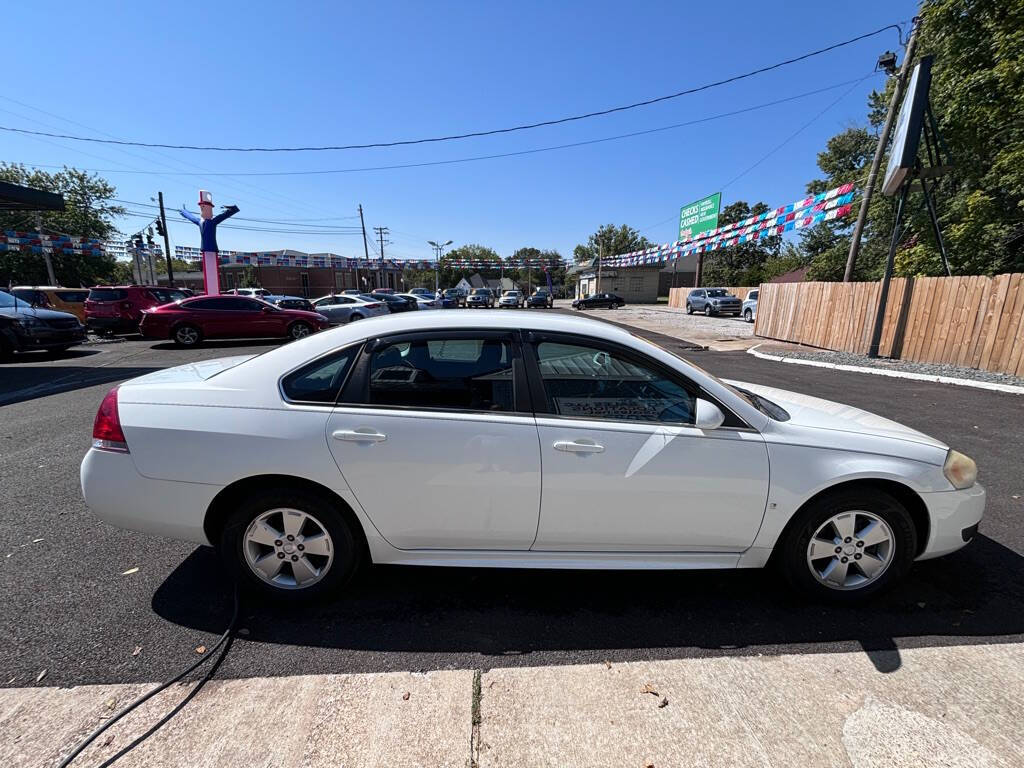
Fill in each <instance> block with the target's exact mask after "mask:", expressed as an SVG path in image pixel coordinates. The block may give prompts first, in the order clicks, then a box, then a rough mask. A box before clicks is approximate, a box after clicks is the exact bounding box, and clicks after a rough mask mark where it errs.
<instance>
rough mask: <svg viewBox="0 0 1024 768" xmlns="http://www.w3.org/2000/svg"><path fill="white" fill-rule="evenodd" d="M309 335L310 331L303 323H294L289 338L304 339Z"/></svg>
mask: <svg viewBox="0 0 1024 768" xmlns="http://www.w3.org/2000/svg"><path fill="white" fill-rule="evenodd" d="M310 333H311V329H310V327H309V326H308V325H306V324H305V323H295V325H293V326H292V329H291V337H292V338H293V339H304V338H306V337H307V336H309V334H310Z"/></svg>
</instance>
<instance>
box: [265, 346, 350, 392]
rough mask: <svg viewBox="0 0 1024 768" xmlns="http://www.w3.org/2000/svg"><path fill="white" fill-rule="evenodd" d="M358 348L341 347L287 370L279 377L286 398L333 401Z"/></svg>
mask: <svg viewBox="0 0 1024 768" xmlns="http://www.w3.org/2000/svg"><path fill="white" fill-rule="evenodd" d="M357 351H358V348H350V349H343V350H341V351H340V352H335V353H333V354H330V355H327V356H326V357H322V358H320V359H319V360H314V361H313V362H312V363H309V364H308V365H305V366H303V367H302V368H300V369H299V370H297V371H294V372H292V373H289V374H288V375H287V376H285V377H284V379H282V380H281V389H282V390H284V394H285V397H287V398H288V399H289V400H294V401H296V402H302V403H333V402H334V401H335V400H337V399H338V392H340V391H341V386H342V384H344V383H345V375H346V374H347V373H348V371H349V368H351V367H352V361H353V360H355V357H356V352H357Z"/></svg>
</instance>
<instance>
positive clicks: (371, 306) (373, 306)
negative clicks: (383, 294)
mask: <svg viewBox="0 0 1024 768" xmlns="http://www.w3.org/2000/svg"><path fill="white" fill-rule="evenodd" d="M378 307H380V304H367V305H366V308H367V309H377V308H378Z"/></svg>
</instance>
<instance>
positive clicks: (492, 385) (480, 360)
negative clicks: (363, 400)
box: [369, 337, 515, 411]
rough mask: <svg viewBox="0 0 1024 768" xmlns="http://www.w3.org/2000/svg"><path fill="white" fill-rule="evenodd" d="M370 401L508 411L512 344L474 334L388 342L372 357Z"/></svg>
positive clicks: (412, 405)
mask: <svg viewBox="0 0 1024 768" xmlns="http://www.w3.org/2000/svg"><path fill="white" fill-rule="evenodd" d="M369 402H370V403H371V404H373V405H395V406H407V407H411V408H450V409H459V410H473V411H512V410H514V403H515V400H514V399H513V380H512V346H511V344H510V343H509V342H508V341H505V340H501V339H480V338H472V337H467V338H464V339H444V340H440V339H439V340H430V341H421V340H417V341H405V342H397V343H393V344H388V345H387V346H384V347H381V348H379V349H376V350H374V352H373V355H372V357H371V359H370V369H369Z"/></svg>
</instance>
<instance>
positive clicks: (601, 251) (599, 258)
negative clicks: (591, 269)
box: [580, 243, 604, 298]
mask: <svg viewBox="0 0 1024 768" xmlns="http://www.w3.org/2000/svg"><path fill="white" fill-rule="evenodd" d="M603 263H604V243H598V244H597V290H596V291H594V293H600V292H601V265H602V264H603ZM580 298H583V297H582V296H581V297H580Z"/></svg>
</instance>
